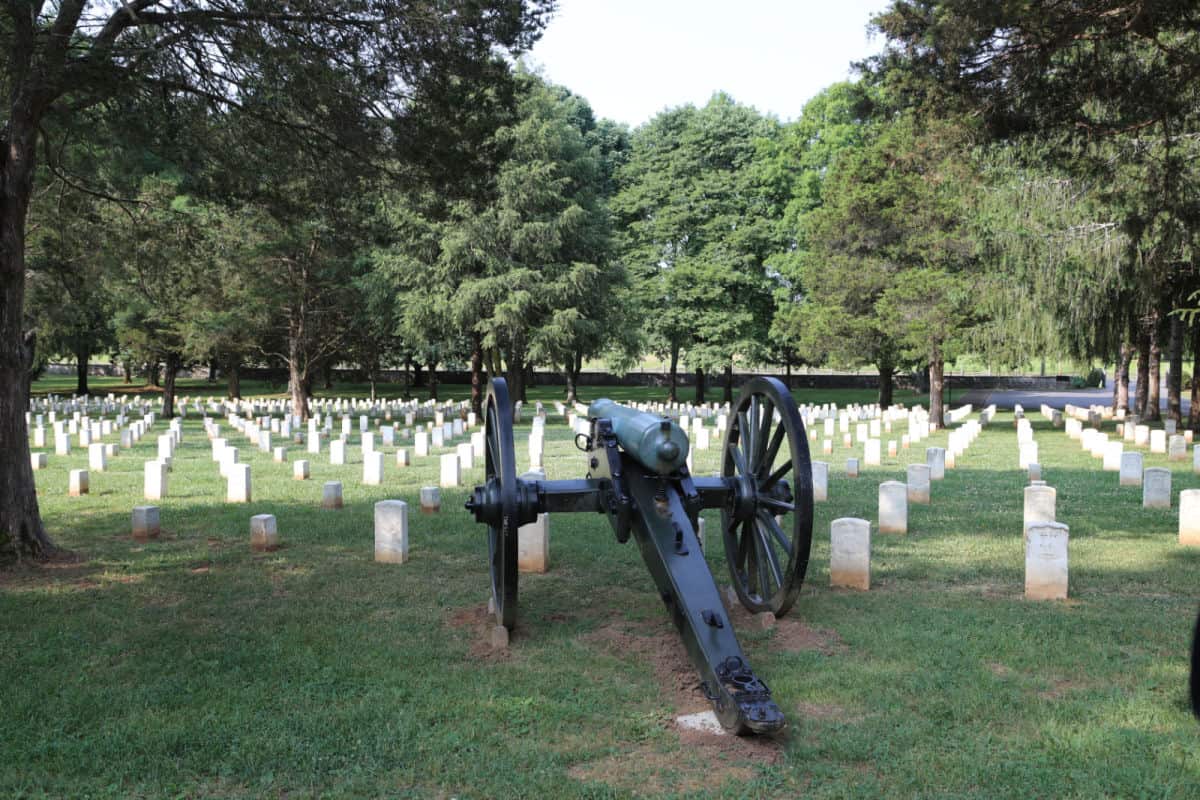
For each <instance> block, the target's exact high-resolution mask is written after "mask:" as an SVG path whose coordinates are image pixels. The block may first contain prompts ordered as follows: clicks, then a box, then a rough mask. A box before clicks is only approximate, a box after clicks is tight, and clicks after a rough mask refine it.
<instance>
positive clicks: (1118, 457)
mask: <svg viewBox="0 0 1200 800" xmlns="http://www.w3.org/2000/svg"><path fill="white" fill-rule="evenodd" d="M1072 423H1075V424H1072ZM1138 427H1139V428H1145V426H1138ZM1129 429H1130V427H1129V423H1125V427H1124V429H1123V430H1122V433H1123V434H1127V432H1128V431H1129ZM1066 432H1067V435H1068V436H1070V437H1071V438H1072V439H1077V440H1078V441H1079V442H1080V443H1081V446H1082V447H1083V449H1084V450H1086V451H1087V452H1088V453H1089V454H1091V456H1092V457H1093V458H1099V459H1101V469H1103V470H1104V471H1106V472H1117V473H1118V475H1119V477H1118V483H1119V485H1121V486H1141V487H1142V505H1143V506H1145V507H1146V508H1170V507H1171V471H1170V470H1169V469H1166V468H1163V467H1144V466H1143V458H1142V454H1141V453H1138V452H1133V451H1130V452H1126V451H1125V444H1124V441H1122V440H1116V441H1110V440H1109V438H1108V436H1107V435H1106V434H1104V433H1101V432H1100V431H1098V430H1096V429H1094V428H1083V429H1081V428H1080V427H1079V422H1078V420H1075V419H1071V420H1068V421H1067V431H1066ZM1153 433H1160V434H1161V433H1163V432H1162V431H1153ZM1191 433H1192V432H1191V431H1186V432H1185V434H1184V435H1173V436H1171V439H1170V446H1169V447H1167V448H1157V449H1156V448H1155V447H1153V446H1152V447H1151V452H1152V453H1154V452H1160V453H1161V452H1166V453H1167V460H1168V461H1185V460H1186V459H1187V445H1188V444H1189V442H1190V440H1191V438H1192V437H1191V435H1190V434H1191ZM1164 435H1165V434H1164ZM1137 436H1138V437H1139V438H1144V437H1142V434H1141V433H1138V434H1137ZM1127 438H1128V436H1126V439H1127ZM1192 471H1193V472H1195V473H1197V474H1200V447H1193V449H1192Z"/></svg>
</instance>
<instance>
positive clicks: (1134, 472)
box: [1120, 452, 1142, 486]
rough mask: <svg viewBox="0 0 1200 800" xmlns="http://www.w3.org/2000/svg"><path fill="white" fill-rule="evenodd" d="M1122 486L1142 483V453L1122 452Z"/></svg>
mask: <svg viewBox="0 0 1200 800" xmlns="http://www.w3.org/2000/svg"><path fill="white" fill-rule="evenodd" d="M1120 481H1121V484H1120V485H1121V486H1141V485H1142V454H1141V453H1138V452H1128V453H1121V479H1120Z"/></svg>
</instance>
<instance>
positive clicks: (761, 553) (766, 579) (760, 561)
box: [746, 522, 771, 601]
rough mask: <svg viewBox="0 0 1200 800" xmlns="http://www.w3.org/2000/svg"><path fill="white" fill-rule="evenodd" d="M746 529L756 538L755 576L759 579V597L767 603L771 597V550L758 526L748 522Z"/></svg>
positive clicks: (749, 534)
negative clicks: (760, 533)
mask: <svg viewBox="0 0 1200 800" xmlns="http://www.w3.org/2000/svg"><path fill="white" fill-rule="evenodd" d="M746 527H747V529H748V530H747V531H746V534H747V535H748V536H753V537H754V574H755V576H756V577H757V579H758V596H759V597H761V598H762V599H763V600H764V601H765V600H766V599H767V598H768V597H770V595H771V577H770V569H771V568H770V566H769V556H768V555H767V552H766V551H767V550H768V549H769V548H767V546H766V543H765V542H764V541H763V540H762V537H761V536H760V535H759V533H758V526H757V525H755V524H754V523H753V522H747V523H746Z"/></svg>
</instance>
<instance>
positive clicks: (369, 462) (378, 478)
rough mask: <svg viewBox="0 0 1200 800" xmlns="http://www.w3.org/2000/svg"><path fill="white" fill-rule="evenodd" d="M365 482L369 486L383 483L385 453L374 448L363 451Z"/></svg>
mask: <svg viewBox="0 0 1200 800" xmlns="http://www.w3.org/2000/svg"><path fill="white" fill-rule="evenodd" d="M363 483H364V484H366V485H367V486H382V485H383V453H382V452H380V451H376V450H372V451H371V452H369V453H363Z"/></svg>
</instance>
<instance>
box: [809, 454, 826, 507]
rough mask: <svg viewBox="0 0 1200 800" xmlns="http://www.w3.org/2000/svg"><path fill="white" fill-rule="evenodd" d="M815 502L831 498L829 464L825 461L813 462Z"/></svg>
mask: <svg viewBox="0 0 1200 800" xmlns="http://www.w3.org/2000/svg"><path fill="white" fill-rule="evenodd" d="M812 482H813V502H816V503H824V502H825V501H826V500H828V499H829V465H828V464H827V463H825V462H824V461H814V462H812Z"/></svg>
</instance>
